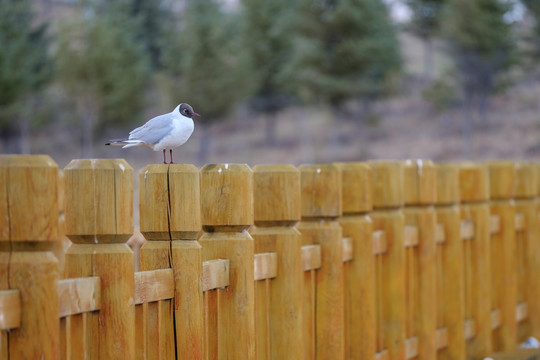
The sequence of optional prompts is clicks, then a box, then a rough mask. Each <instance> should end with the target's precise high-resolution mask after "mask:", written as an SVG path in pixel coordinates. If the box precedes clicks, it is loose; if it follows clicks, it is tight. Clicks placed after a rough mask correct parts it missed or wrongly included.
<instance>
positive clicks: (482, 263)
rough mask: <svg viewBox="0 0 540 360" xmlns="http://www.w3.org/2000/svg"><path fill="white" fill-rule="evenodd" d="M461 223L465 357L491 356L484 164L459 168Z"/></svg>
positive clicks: (489, 276) (489, 267)
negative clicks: (462, 228) (462, 230)
mask: <svg viewBox="0 0 540 360" xmlns="http://www.w3.org/2000/svg"><path fill="white" fill-rule="evenodd" d="M459 185H460V199H461V220H462V224H464V229H465V231H464V233H463V234H462V236H463V240H464V241H463V257H464V278H465V326H466V331H465V337H466V338H467V339H468V341H467V355H468V356H469V357H471V358H473V359H483V358H484V357H487V356H489V355H490V354H491V352H492V341H491V273H490V271H491V265H490V260H491V252H490V217H489V205H488V203H487V201H488V200H489V178H488V171H487V167H486V166H485V165H483V164H475V163H463V164H461V165H460V166H459Z"/></svg>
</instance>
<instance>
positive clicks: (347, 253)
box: [343, 237, 354, 262]
mask: <svg viewBox="0 0 540 360" xmlns="http://www.w3.org/2000/svg"><path fill="white" fill-rule="evenodd" d="M353 259H354V255H353V239H352V238H350V237H346V238H343V262H347V261H352V260H353Z"/></svg>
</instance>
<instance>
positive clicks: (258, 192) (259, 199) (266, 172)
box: [253, 164, 300, 223]
mask: <svg viewBox="0 0 540 360" xmlns="http://www.w3.org/2000/svg"><path fill="white" fill-rule="evenodd" d="M253 207H254V209H253V212H254V218H255V222H256V223H257V222H274V221H275V222H279V221H282V222H283V221H286V222H291V221H292V222H296V221H299V220H300V171H299V170H298V169H297V168H295V167H294V166H293V165H289V164H281V165H280V164H272V165H256V166H254V167H253Z"/></svg>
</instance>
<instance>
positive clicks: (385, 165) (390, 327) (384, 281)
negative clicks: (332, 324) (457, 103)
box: [369, 161, 406, 360]
mask: <svg viewBox="0 0 540 360" xmlns="http://www.w3.org/2000/svg"><path fill="white" fill-rule="evenodd" d="M369 165H370V166H371V170H372V184H373V208H374V211H373V212H372V213H371V218H372V219H373V229H374V230H376V231H380V230H382V231H383V232H384V234H385V240H386V241H385V249H384V251H378V255H377V257H376V260H375V269H376V278H375V279H376V291H377V294H376V298H375V299H376V302H377V352H379V353H380V352H383V351H386V352H387V353H388V356H389V359H390V360H397V359H399V360H401V359H405V299H406V297H405V243H404V231H405V218H404V215H403V211H402V207H403V203H404V197H403V165H402V163H401V162H398V161H370V162H369Z"/></svg>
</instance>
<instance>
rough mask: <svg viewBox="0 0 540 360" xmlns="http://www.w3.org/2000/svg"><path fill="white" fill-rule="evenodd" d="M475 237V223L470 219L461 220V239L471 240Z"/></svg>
mask: <svg viewBox="0 0 540 360" xmlns="http://www.w3.org/2000/svg"><path fill="white" fill-rule="evenodd" d="M473 237H474V223H473V222H472V221H470V220H463V221H461V239H462V240H471V239H472V238H473Z"/></svg>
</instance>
